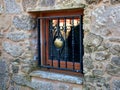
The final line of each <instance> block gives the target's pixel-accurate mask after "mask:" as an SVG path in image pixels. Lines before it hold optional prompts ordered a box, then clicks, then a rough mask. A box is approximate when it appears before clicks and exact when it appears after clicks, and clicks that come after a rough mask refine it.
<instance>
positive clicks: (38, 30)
mask: <svg viewBox="0 0 120 90" xmlns="http://www.w3.org/2000/svg"><path fill="white" fill-rule="evenodd" d="M40 21H41V20H40V19H39V18H38V19H37V32H38V65H39V66H41V41H40V31H41V30H40Z"/></svg>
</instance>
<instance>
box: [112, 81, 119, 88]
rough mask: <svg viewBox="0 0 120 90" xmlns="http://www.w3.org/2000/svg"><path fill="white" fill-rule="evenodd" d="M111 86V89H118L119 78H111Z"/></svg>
mask: <svg viewBox="0 0 120 90" xmlns="http://www.w3.org/2000/svg"><path fill="white" fill-rule="evenodd" d="M112 86H113V88H112V90H120V80H113V82H112Z"/></svg>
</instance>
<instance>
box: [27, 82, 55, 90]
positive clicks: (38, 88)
mask: <svg viewBox="0 0 120 90" xmlns="http://www.w3.org/2000/svg"><path fill="white" fill-rule="evenodd" d="M28 86H29V85H28ZM29 87H31V88H33V89H34V90H55V89H54V88H53V84H52V83H51V82H44V81H40V80H39V81H32V82H31V84H30V86H29Z"/></svg>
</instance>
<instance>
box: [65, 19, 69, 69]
mask: <svg viewBox="0 0 120 90" xmlns="http://www.w3.org/2000/svg"><path fill="white" fill-rule="evenodd" d="M64 22H65V25H64V32H65V56H64V57H65V67H66V68H67V50H68V49H67V41H66V40H67V38H66V32H67V30H66V17H65V18H64Z"/></svg>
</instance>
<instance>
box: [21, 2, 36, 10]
mask: <svg viewBox="0 0 120 90" xmlns="http://www.w3.org/2000/svg"><path fill="white" fill-rule="evenodd" d="M36 3H37V0H22V6H23V9H24V11H26V10H27V9H28V8H35V5H36Z"/></svg>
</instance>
